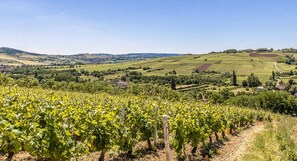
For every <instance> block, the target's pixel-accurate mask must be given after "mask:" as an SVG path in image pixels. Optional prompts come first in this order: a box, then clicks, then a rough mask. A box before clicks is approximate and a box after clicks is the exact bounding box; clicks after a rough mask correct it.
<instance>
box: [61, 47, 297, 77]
mask: <svg viewBox="0 0 297 161" xmlns="http://www.w3.org/2000/svg"><path fill="white" fill-rule="evenodd" d="M289 54H290V53H282V52H274V53H237V54H229V53H228V54H227V53H219V54H201V55H181V56H175V57H166V58H156V59H149V60H143V61H133V62H125V63H117V64H100V65H98V64H90V65H82V66H80V67H76V68H75V69H78V70H80V69H86V70H89V71H94V70H99V71H104V70H108V69H112V70H113V69H123V68H128V67H135V68H139V69H136V70H133V71H139V72H142V73H143V74H144V75H160V76H162V75H166V74H168V73H169V72H171V71H173V70H175V71H176V73H177V75H190V74H192V72H193V71H200V72H202V71H216V72H222V73H225V72H230V73H231V72H232V71H233V70H235V71H236V73H237V75H238V79H239V81H240V80H243V79H245V78H246V77H247V75H250V74H251V73H255V75H257V76H258V77H259V78H260V79H261V80H268V79H269V77H270V75H271V72H272V71H276V72H277V71H279V72H283V71H289V70H293V69H295V66H296V65H288V64H286V63H280V62H278V61H279V60H283V59H286V55H289ZM294 56H295V55H294ZM144 67H149V68H150V70H143V69H141V68H144ZM61 69H74V68H61Z"/></svg>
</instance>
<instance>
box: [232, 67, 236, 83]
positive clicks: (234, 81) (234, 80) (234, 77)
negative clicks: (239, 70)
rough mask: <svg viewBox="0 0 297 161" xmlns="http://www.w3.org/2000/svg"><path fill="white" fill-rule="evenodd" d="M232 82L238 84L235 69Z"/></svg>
mask: <svg viewBox="0 0 297 161" xmlns="http://www.w3.org/2000/svg"><path fill="white" fill-rule="evenodd" d="M232 84H233V85H234V86H236V85H237V76H236V74H235V71H234V70H233V75H232Z"/></svg>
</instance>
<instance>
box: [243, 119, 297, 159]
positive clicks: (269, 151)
mask: <svg viewBox="0 0 297 161" xmlns="http://www.w3.org/2000/svg"><path fill="white" fill-rule="evenodd" d="M295 126H297V119H295V118H290V117H281V118H280V119H279V120H277V121H275V122H272V123H267V125H266V127H265V128H266V130H265V131H264V132H262V133H260V134H258V135H257V136H256V138H255V139H254V141H253V142H252V145H251V148H250V149H249V150H248V151H247V152H246V153H245V155H244V156H243V160H248V161H252V160H255V161H256V160H257V161H261V160H263V161H264V160H265V161H266V160H288V161H289V160H297V143H296V142H295V141H294V140H293V135H294V131H293V128H294V127H295Z"/></svg>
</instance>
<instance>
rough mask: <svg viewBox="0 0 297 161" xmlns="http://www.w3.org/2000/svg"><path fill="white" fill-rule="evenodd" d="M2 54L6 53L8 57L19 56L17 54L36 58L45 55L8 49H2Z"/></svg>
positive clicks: (0, 49)
mask: <svg viewBox="0 0 297 161" xmlns="http://www.w3.org/2000/svg"><path fill="white" fill-rule="evenodd" d="M0 53H5V54H7V55H17V54H27V55H34V56H40V55H44V54H37V53H32V52H26V51H22V50H18V49H13V48H8V47H1V48H0Z"/></svg>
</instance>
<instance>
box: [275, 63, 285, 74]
mask: <svg viewBox="0 0 297 161" xmlns="http://www.w3.org/2000/svg"><path fill="white" fill-rule="evenodd" d="M273 65H274V67H275V68H276V69H277V70H280V71H282V72H284V70H282V69H281V68H279V67H278V66H277V62H274V63H273Z"/></svg>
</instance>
